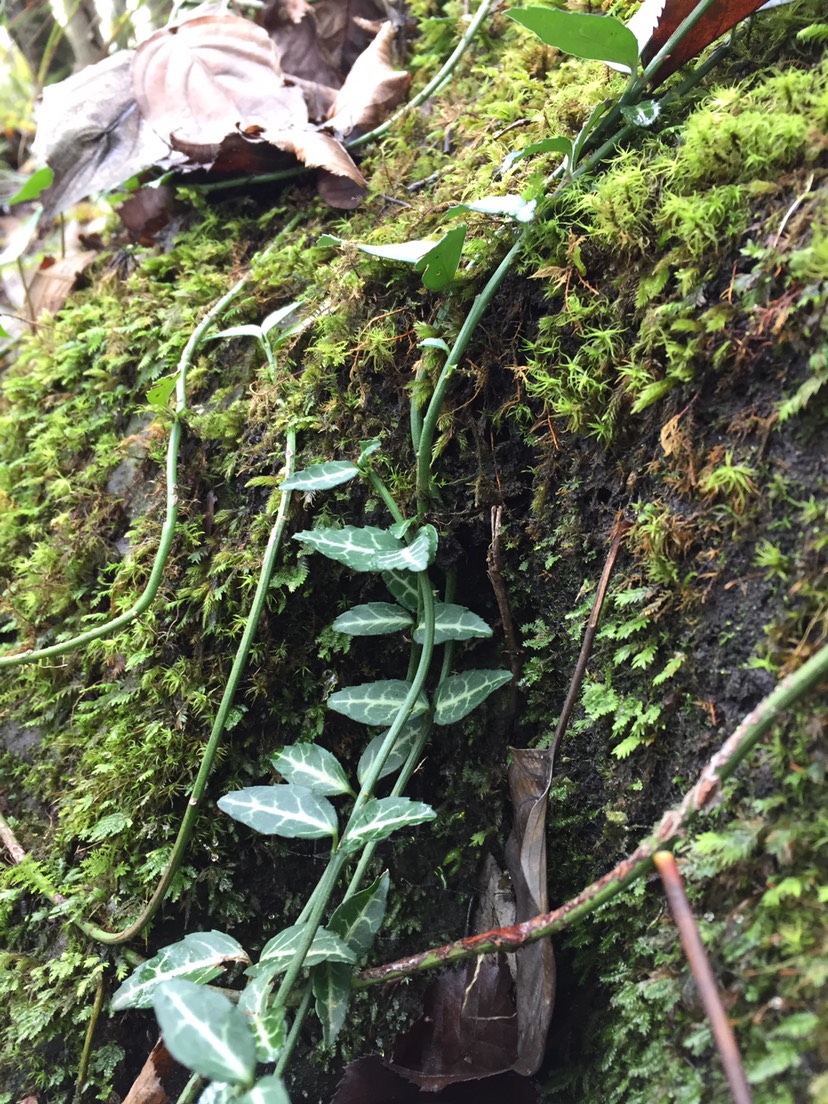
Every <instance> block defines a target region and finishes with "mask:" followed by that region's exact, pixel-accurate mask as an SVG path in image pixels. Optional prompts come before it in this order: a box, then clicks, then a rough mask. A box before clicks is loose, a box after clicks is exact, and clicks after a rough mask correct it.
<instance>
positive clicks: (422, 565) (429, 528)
mask: <svg viewBox="0 0 828 1104" xmlns="http://www.w3.org/2000/svg"><path fill="white" fill-rule="evenodd" d="M436 551H437V530H436V529H435V528H434V526H433V525H424V526H423V527H422V529H420V530H419V531H418V533H417V535H416V537H415V538H414V540H413V541H412V542H411V544H402V545H401V546H400V547H399V548H397V549H395V550H394V551H388V552H377V554H376V555H375V556H374V563H373V570H374V571H425V569H426V568H427V567H428V565H429V564H430V563H431V562H432V560H433V559H434V554H435V552H436Z"/></svg>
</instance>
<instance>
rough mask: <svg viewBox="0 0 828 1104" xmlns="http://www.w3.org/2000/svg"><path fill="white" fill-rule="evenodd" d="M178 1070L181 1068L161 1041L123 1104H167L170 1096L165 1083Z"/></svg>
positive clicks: (145, 1063)
mask: <svg viewBox="0 0 828 1104" xmlns="http://www.w3.org/2000/svg"><path fill="white" fill-rule="evenodd" d="M176 1068H179V1067H177V1064H176V1062H175V1061H174V1059H173V1057H172V1055H171V1054H170V1052H169V1051H168V1050H167V1048H166V1047H165V1046H164V1043H163V1042H162V1040H161V1039H159V1040H158V1042H157V1043H156V1044H155V1046H154V1047H153V1048H152V1050H151V1051H150V1053H149V1057H148V1058H147V1060H146V1062H144V1065H143V1067H142V1068H141V1072H140V1073H139V1074H138V1076H137V1077H136V1078H135V1081H134V1083H133V1085H132V1088H131V1089H130V1090H129V1092H128V1093H127V1095H126V1096H125V1097H124V1100H123V1104H167V1101H168V1100H169V1099H170V1096H169V1093H168V1092H167V1090H166V1087H165V1082H166V1081H167V1080H168V1079H169V1077H170V1074H171V1073H172V1072H173V1070H175V1069H176Z"/></svg>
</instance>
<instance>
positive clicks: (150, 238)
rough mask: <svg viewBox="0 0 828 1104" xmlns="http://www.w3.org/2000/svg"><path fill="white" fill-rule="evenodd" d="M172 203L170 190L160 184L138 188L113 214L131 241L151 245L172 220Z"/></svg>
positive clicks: (172, 194) (173, 195)
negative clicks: (153, 186) (125, 229)
mask: <svg viewBox="0 0 828 1104" xmlns="http://www.w3.org/2000/svg"><path fill="white" fill-rule="evenodd" d="M174 202H175V192H174V191H173V190H172V188H168V187H167V186H166V185H165V184H160V185H159V186H158V187H157V188H139V189H138V190H137V191H136V192H133V193H132V195H130V196H129V198H128V199H125V200H124V202H123V203H122V204H121V205H120V206H119V207H116V208H115V213H116V214H117V215H118V218H119V219H120V220H121V222H122V223H123V224H124V226H125V227H126V228H127V230H128V231H129V236H130V237H131V238H132V240H133V241H135V242H139V243H140V244H141V245H151V244H152V243H153V242H154V241H155V235H156V234H157V233H158V232H159V231H160V230H163V228H164V227H165V226H166V225H167V223H168V222H169V221H170V219H171V218H172V211H173V204H174Z"/></svg>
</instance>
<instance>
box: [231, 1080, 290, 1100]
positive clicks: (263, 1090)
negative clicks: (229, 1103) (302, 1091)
mask: <svg viewBox="0 0 828 1104" xmlns="http://www.w3.org/2000/svg"><path fill="white" fill-rule="evenodd" d="M235 1104H290V1097H289V1096H288V1094H287V1090H286V1089H285V1086H284V1084H283V1083H282V1079H281V1077H277V1076H276V1074H275V1073H271V1074H270V1075H269V1076H267V1077H260V1078H259V1080H258V1081H257V1082H256V1084H255V1085H254V1086H253V1088H252V1089H250V1090H249V1091H248V1092H246V1093H242V1095H241V1096H240V1097H239V1098H238V1100H237V1101H236V1102H235Z"/></svg>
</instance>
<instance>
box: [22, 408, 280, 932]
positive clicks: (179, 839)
mask: <svg viewBox="0 0 828 1104" xmlns="http://www.w3.org/2000/svg"><path fill="white" fill-rule="evenodd" d="M295 453H296V432H295V430H293V429H289V430H288V432H287V446H286V449H285V474H286V475H292V474H293V470H294V458H295ZM290 499H291V492H290V491H283V492H282V497H281V501H280V503H279V510H278V512H277V515H276V521H275V523H274V525H273V528H272V530H271V532H270V538H269V540H268V542H267V547H266V549H265V553H264V557H263V559H262V569H261V571H260V573H259V581H258V584H257V586H256V593H255V595H254V597H253V602H252V605H251V607H250V613H249V614H248V616H247V621H246V622H245V626H244V632H243V633H242V638H241V640H240V641H239V646H238V648H237V649H236V657H235V659H234V660H233V666H232V669H231V671H230V675H229V677H228V679H227V683H226V685H225V687H224V693H223V694H222V698H221V702H220V703H219V707H218V710H217V712H216V717H215V720H214V721H213V727H212V729H211V731H210V738H209V740H208V741H207V744H206V745H205V748H204V753H203V755H202V759H201V766H200V768H199V771H198V774H197V775H196V779H195V782H194V783H193V788H192V790H191V792H190V799H189V801H188V802H187V810H186V812H185V813H184V817H183V818H182V821H181V826H180V827H179V829H178V835H177V836H176V839H175V843H174V844H173V849H172V852H171V854H170V858H169V861H168V863H167V866H166V868H165V870H164V873H163V874H162V875H161V878H160V879H159V881H158V885H157V886H156V888H155V892H154V893H153V895H152V897H151V898H150V900H149V901H148V902H147V904H146V906H145V907H144V909H143V910H142V912H141V914H140V916H139V917H138V918H137V919H136V920H135V921H134V922H133V923H132V924H129V925H128V926H127V927H125V928H123V929H122V930H121V931H117V932H111V931H107V930H106V929H105V928H100V927H98V926H97V925H96V924H91V923H89V922H88V921H86V920H80V919H76V920H75V921H74V923H75V924H76V925H77V927H78V928H80V930H81V931H82V932H83V933H84V934H85V935H87V936H89V938H90V939H94V940H96V941H97V942H98V943H105V944H108V945H115V944H118V943H126V942H128V941H129V940H130V939H134V938H135V937H136V936H137V935H140V934H141V932H142V931H143V930H144V928H145V927H146V926H147V924H148V923H149V922H150V920H151V919H152V918H153V916H154V915H155V913H156V912H157V911H158V909H159V908H160V907H161V905H162V903H163V901H164V898H165V897H166V895H167V892H168V890H169V888H170V885H171V883H172V880H173V878H174V877H175V875H176V874H177V873H178V870H179V867H180V866H181V862H182V860H183V858H184V855H185V853H186V850H187V845H188V844H189V842H190V837H191V836H192V832H193V827H194V825H195V821H196V818H197V816H198V813H199V806H200V802H201V799H202V797H203V796H204V791H205V789H206V787H207V781H208V779H209V777H210V772H211V771H212V769H213V762H214V761H215V757H216V752H217V751H218V749H219V747H220V745H221V740H222V737H223V735H224V730H225V727H226V725H227V718H228V716H229V715H230V710H231V709H232V707H233V702H234V700H235V696H236V691H237V689H238V685H239V681H240V680H241V676H242V672H243V671H244V667H245V664H246V663H247V657H248V654H249V652H250V648H251V646H252V644H253V639H254V637H255V635H256V630H257V628H258V625H259V620H260V618H261V615H262V610H263V609H264V605H265V601H266V599H267V590H268V587H269V585H270V577H271V575H272V574H273V568H274V565H275V563H276V557H277V555H278V553H279V549H280V547H281V544H282V538H283V537H284V532H285V527H286V525H287V519H288V510H289V507H290ZM21 867H24V869H25V873H26V875H27V877H28V878H29V880H30V881H31V882H32V883H33V884H34V885H35V886H36V887H37V888H38V889H39V890H40V891H41V892H42V893H44V894H45V896H46V897H48V898H49V899H50V900H51V901H52V903H53V904H59V903H62V902H63V901H64V900H65V898H64V897H62V896H61V895H60V894H59V893H58V892H57V890H55V889H54V887H53V886H51V884H50V883H49V882H48V880H47V879H46V878H45V877H44V876H43V875H42V874H41V873H40V872H39V870H38V869H37V867H36V866H35V865H34V864H32V865H31V866H30V867H28V868H26V867H25V864H23V863H21Z"/></svg>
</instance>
